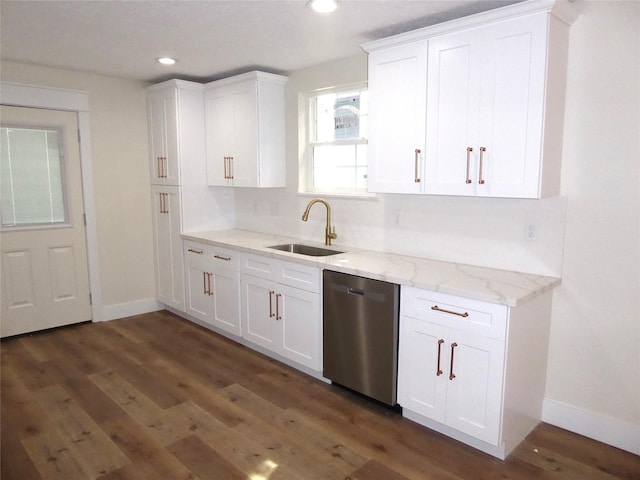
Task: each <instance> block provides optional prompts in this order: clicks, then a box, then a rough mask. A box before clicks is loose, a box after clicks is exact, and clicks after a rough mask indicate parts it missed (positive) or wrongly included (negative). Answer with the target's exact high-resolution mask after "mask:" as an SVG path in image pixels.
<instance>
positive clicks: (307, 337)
mask: <svg viewBox="0 0 640 480" xmlns="http://www.w3.org/2000/svg"><path fill="white" fill-rule="evenodd" d="M240 269H241V272H242V273H241V275H240V289H241V293H240V298H241V319H242V336H243V338H244V339H245V340H247V341H249V342H251V343H253V344H255V345H258V346H260V347H263V348H264V349H266V350H267V351H269V352H272V353H274V354H276V355H278V356H281V357H284V358H286V359H289V360H291V361H293V362H295V363H296V364H299V365H302V366H304V367H307V368H309V369H311V370H314V371H319V370H320V369H321V358H320V352H321V345H320V343H321V332H322V325H321V315H320V270H319V269H318V268H317V267H309V266H306V265H300V264H296V263H292V262H285V261H281V260H274V259H272V258H269V257H261V256H259V255H251V254H247V255H243V256H242V263H241V266H240Z"/></svg>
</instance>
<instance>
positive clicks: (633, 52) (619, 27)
mask: <svg viewBox="0 0 640 480" xmlns="http://www.w3.org/2000/svg"><path fill="white" fill-rule="evenodd" d="M576 6H577V8H578V9H579V10H580V11H581V15H580V17H579V18H578V20H577V21H576V22H575V24H574V25H573V26H572V28H571V40H570V51H569V78H568V92H567V93H568V96H567V109H566V118H565V136H564V138H565V141H564V158H563V167H562V193H563V194H564V195H566V196H567V198H568V205H567V222H566V241H565V247H564V268H563V274H562V286H561V287H559V288H558V289H556V291H555V292H554V303H553V316H552V329H551V343H550V353H549V367H548V376H547V397H548V398H550V399H553V400H554V401H557V402H560V405H558V404H555V403H553V402H550V403H549V405H548V407H549V408H548V409H547V410H548V412H549V415H553V416H554V417H555V416H558V417H560V418H559V420H561V421H566V422H571V421H573V417H572V412H571V409H563V407H562V404H567V405H570V406H572V407H575V408H577V409H579V410H581V411H584V412H587V413H589V412H591V413H595V414H597V415H596V417H597V418H596V419H593V418H592V419H591V420H589V421H586V420H583V421H580V422H578V423H579V425H577V426H576V427H575V429H576V430H578V431H580V432H581V433H584V434H586V435H590V433H591V431H592V430H594V429H595V430H600V429H604V430H609V433H611V430H614V429H616V425H617V429H618V430H623V431H627V432H628V437H629V441H631V442H632V443H633V442H635V449H636V450H635V451H636V453H638V454H640V3H639V2H636V1H626V2H622V1H620V2H595V1H588V2H578V3H576ZM584 412H580V411H575V412H573V414H574V415H576V416H580V414H581V413H584ZM587 418H588V416H587ZM570 426H571V425H567V428H569V427H570ZM633 437H635V438H634V439H633Z"/></svg>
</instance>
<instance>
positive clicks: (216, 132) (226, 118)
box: [205, 88, 234, 186]
mask: <svg viewBox="0 0 640 480" xmlns="http://www.w3.org/2000/svg"><path fill="white" fill-rule="evenodd" d="M232 100H233V99H232V98H231V97H230V95H229V94H228V92H227V89H225V88H218V89H212V90H209V91H207V92H206V93H205V111H206V122H207V129H206V143H207V182H208V184H209V185H216V186H226V185H230V184H231V178H230V176H231V175H230V173H229V169H230V167H229V160H228V157H229V156H231V151H232V150H233V141H232V140H233V135H234V120H233V118H234V115H233V102H232Z"/></svg>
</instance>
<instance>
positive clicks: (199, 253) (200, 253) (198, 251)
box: [187, 248, 204, 255]
mask: <svg viewBox="0 0 640 480" xmlns="http://www.w3.org/2000/svg"><path fill="white" fill-rule="evenodd" d="M187 252H191V253H197V254H198V255H202V254H203V253H204V252H203V251H202V250H194V249H193V248H189V249H188V250H187Z"/></svg>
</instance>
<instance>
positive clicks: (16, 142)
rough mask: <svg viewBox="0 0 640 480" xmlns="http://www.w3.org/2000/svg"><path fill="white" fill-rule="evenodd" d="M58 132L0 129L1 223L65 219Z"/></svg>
mask: <svg viewBox="0 0 640 480" xmlns="http://www.w3.org/2000/svg"><path fill="white" fill-rule="evenodd" d="M60 141H61V132H59V131H58V130H51V129H35V128H12V127H7V128H5V127H3V128H1V129H0V142H1V143H2V148H1V149H0V150H1V155H0V180H1V183H0V185H1V187H2V226H3V227H10V226H22V225H38V224H51V223H62V222H65V220H66V216H65V205H64V190H63V166H62V152H61V146H60Z"/></svg>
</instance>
